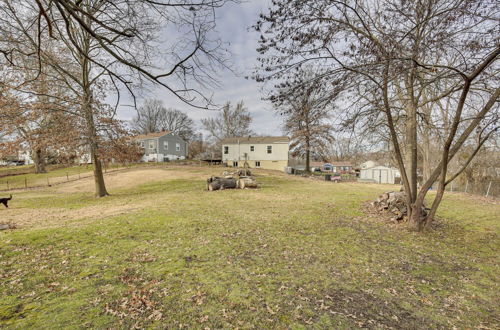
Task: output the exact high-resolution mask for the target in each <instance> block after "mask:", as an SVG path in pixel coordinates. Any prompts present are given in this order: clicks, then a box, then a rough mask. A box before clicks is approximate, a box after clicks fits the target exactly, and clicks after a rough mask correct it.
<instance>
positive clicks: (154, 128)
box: [132, 99, 195, 142]
mask: <svg viewBox="0 0 500 330" xmlns="http://www.w3.org/2000/svg"><path fill="white" fill-rule="evenodd" d="M132 127H133V128H134V129H135V130H136V131H138V132H140V133H142V134H148V133H153V132H161V131H170V132H172V133H173V134H175V135H179V136H180V137H181V138H182V139H184V140H185V141H188V142H189V141H191V139H192V138H193V136H194V134H195V132H194V131H195V130H194V121H193V120H192V119H191V118H189V116H188V115H187V114H185V113H184V112H182V111H180V110H176V109H167V108H165V106H164V105H163V102H162V101H161V100H157V99H147V100H146V101H145V102H144V105H143V106H141V107H140V108H139V109H138V115H137V116H136V117H135V118H134V119H132Z"/></svg>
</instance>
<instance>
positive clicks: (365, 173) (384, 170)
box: [359, 165, 401, 184]
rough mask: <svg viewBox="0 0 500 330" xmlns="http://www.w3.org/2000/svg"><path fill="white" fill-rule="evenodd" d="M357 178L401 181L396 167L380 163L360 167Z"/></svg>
mask: <svg viewBox="0 0 500 330" xmlns="http://www.w3.org/2000/svg"><path fill="white" fill-rule="evenodd" d="M359 178H360V179H361V180H368V181H372V182H376V183H389V184H395V183H400V182H401V174H400V172H399V170H398V169H397V168H394V167H388V166H380V165H379V166H373V167H368V168H362V169H361V172H360V175H359Z"/></svg>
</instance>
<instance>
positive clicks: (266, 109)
mask: <svg viewBox="0 0 500 330" xmlns="http://www.w3.org/2000/svg"><path fill="white" fill-rule="evenodd" d="M268 2H269V0H250V1H248V2H246V3H242V4H228V5H227V6H225V7H224V8H222V9H221V10H219V11H218V15H217V16H218V17H217V30H218V32H219V35H220V37H221V39H222V40H223V41H224V42H227V43H228V48H229V49H230V51H231V52H232V54H233V55H232V61H233V63H234V71H236V72H237V74H236V75H235V73H233V72H229V71H228V72H222V73H221V75H220V78H219V81H220V83H221V87H220V88H217V89H215V90H214V91H213V92H214V100H215V102H216V103H217V104H223V103H225V102H226V101H231V102H232V103H233V104H235V103H236V102H238V101H240V100H243V101H244V102H245V105H246V107H247V108H248V110H249V111H250V113H251V114H252V118H253V123H252V127H251V128H252V130H253V131H254V132H256V133H258V134H264V135H280V134H281V133H282V132H281V119H280V118H279V116H276V115H275V114H274V113H273V111H272V107H271V105H270V103H269V102H266V101H262V100H261V99H262V95H261V91H260V87H261V86H260V84H258V83H257V82H255V81H254V80H251V79H245V76H246V75H249V74H250V73H251V72H252V70H253V68H254V67H255V66H256V65H257V56H258V54H257V51H256V48H257V46H258V43H257V40H258V38H259V34H258V33H256V32H255V31H254V30H253V29H252V28H251V26H252V25H253V24H255V22H256V21H257V20H258V18H259V14H260V13H261V12H265V11H266V9H267V7H268ZM151 96H152V97H156V98H158V99H161V100H163V102H164V103H165V105H166V106H167V107H173V108H177V109H180V110H182V111H184V112H185V113H187V114H188V115H189V116H190V117H191V118H192V119H194V120H195V122H196V124H197V126H198V127H197V128H198V129H200V130H201V124H200V119H201V118H206V117H211V116H214V115H216V112H215V111H209V110H200V109H194V108H192V107H189V106H188V105H186V104H183V103H182V102H180V101H178V100H177V99H176V98H175V96H173V95H172V94H170V93H168V91H166V90H165V89H162V88H156V89H154V90H153V91H152V93H151ZM140 104H141V100H139V105H140ZM134 115H135V110H134V109H131V108H121V109H120V110H119V112H118V116H119V117H120V118H121V119H126V120H129V119H131V118H132V117H133V116H134Z"/></svg>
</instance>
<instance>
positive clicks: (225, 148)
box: [221, 136, 290, 171]
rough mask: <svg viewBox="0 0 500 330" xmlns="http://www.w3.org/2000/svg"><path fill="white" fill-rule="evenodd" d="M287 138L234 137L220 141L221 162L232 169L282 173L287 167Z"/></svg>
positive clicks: (288, 142) (288, 140)
mask: <svg viewBox="0 0 500 330" xmlns="http://www.w3.org/2000/svg"><path fill="white" fill-rule="evenodd" d="M289 144H290V139H289V138H288V137H287V136H256V137H251V136H248V137H234V138H227V139H223V140H222V141H221V145H222V162H223V163H225V164H227V165H228V166H233V167H250V168H265V169H270V170H280V171H284V170H285V167H287V166H288V154H289Z"/></svg>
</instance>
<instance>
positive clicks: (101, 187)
mask: <svg viewBox="0 0 500 330" xmlns="http://www.w3.org/2000/svg"><path fill="white" fill-rule="evenodd" d="M85 45H86V46H87V47H86V49H88V43H86V44H85ZM81 61H82V63H81V65H82V88H83V95H82V98H83V102H82V110H83V113H84V116H85V123H86V125H87V141H88V144H89V149H90V158H91V159H92V165H93V166H94V182H95V196H96V197H104V196H107V195H109V194H108V192H107V190H106V185H105V183H104V175H103V173H102V163H101V160H100V159H99V145H98V138H97V131H96V128H95V122H94V112H93V109H92V107H93V102H92V90H91V83H90V76H89V75H90V63H89V60H88V58H87V57H85V56H82V57H81Z"/></svg>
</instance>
